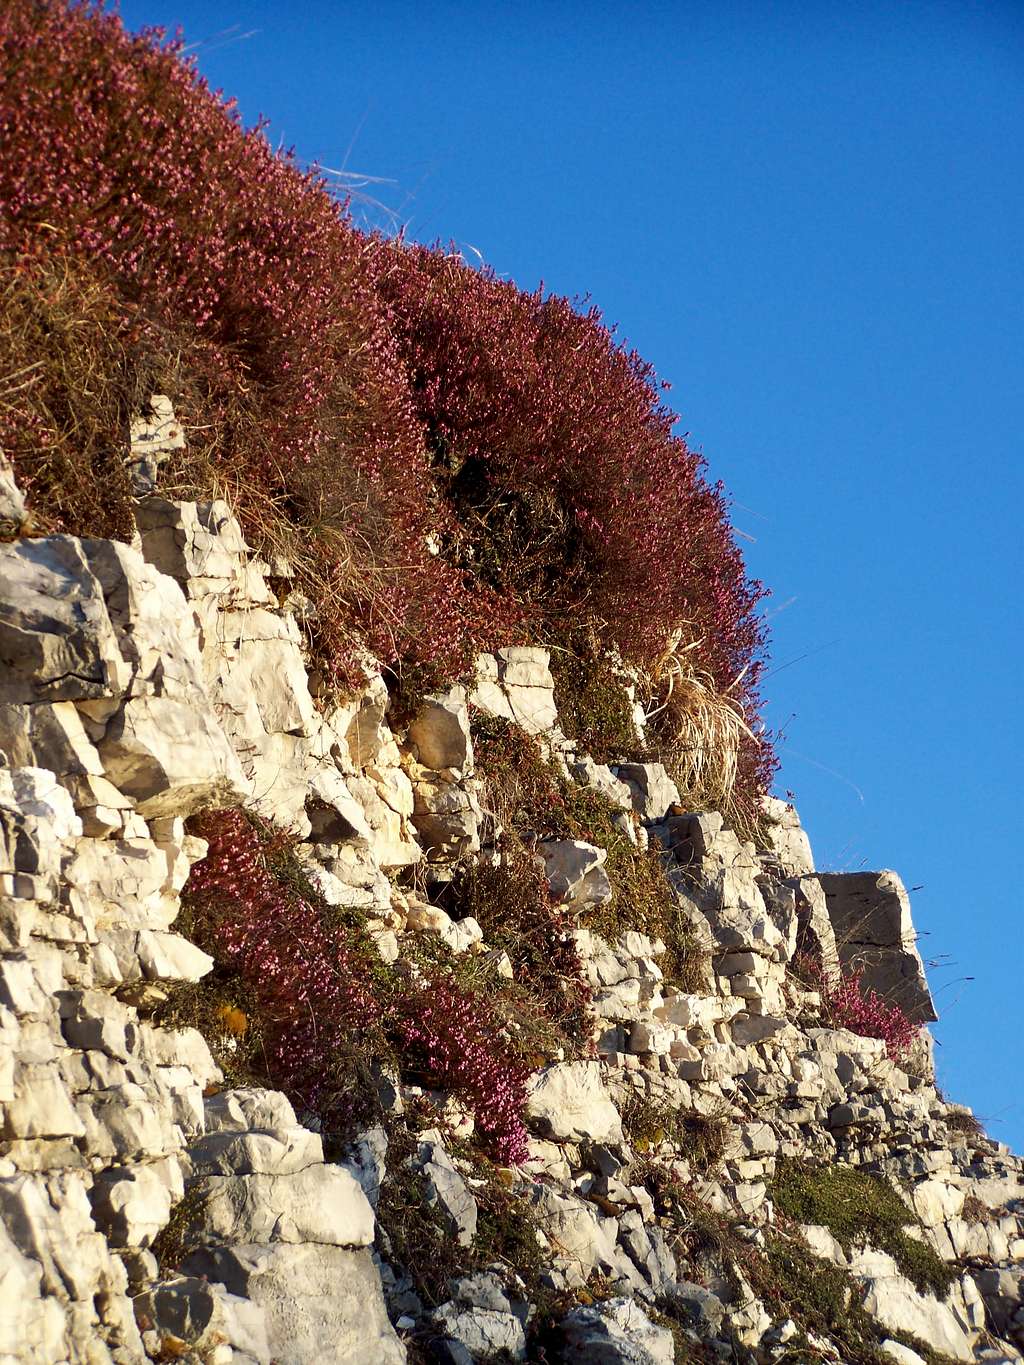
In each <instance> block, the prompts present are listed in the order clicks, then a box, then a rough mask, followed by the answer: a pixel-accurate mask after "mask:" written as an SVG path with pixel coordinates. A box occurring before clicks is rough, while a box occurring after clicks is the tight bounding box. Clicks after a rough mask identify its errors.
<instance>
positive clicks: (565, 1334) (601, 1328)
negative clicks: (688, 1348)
mask: <svg viewBox="0 0 1024 1365" xmlns="http://www.w3.org/2000/svg"><path fill="white" fill-rule="evenodd" d="M560 1330H561V1334H562V1338H563V1341H564V1346H563V1349H562V1354H561V1357H560V1359H561V1360H562V1361H564V1362H565V1365H672V1363H673V1361H674V1360H675V1358H676V1357H675V1346H674V1343H673V1340H672V1333H671V1332H670V1331H669V1330H668V1328H667V1327H658V1326H656V1325H655V1324H654V1323H653V1322H651V1320H650V1318H649V1317H648V1316H647V1314H646V1313H645V1312H644V1311H643V1309H642V1308H641V1307H640V1306H639V1304H638V1303H636V1301H635V1300H634V1299H626V1298H620V1299H606V1300H605V1301H604V1303H600V1304H594V1305H593V1306H592V1307H588V1308H575V1309H573V1311H572V1312H571V1313H570V1314H569V1315H568V1317H566V1318H564V1319H563V1321H562V1323H561V1328H560Z"/></svg>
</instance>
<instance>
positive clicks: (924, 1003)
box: [817, 872, 938, 1024]
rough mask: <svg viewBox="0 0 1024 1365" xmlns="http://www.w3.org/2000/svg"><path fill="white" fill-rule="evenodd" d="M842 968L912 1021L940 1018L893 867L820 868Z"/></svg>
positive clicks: (820, 882) (902, 888)
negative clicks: (858, 869) (825, 870)
mask: <svg viewBox="0 0 1024 1365" xmlns="http://www.w3.org/2000/svg"><path fill="white" fill-rule="evenodd" d="M817 880H818V883H819V884H820V886H821V889H822V891H823V892H824V893H825V901H826V905H827V907H828V915H829V919H830V920H831V922H832V928H833V930H834V931H835V937H836V944H837V946H838V950H839V960H840V962H841V964H842V966H843V969H844V971H851V970H862V971H863V978H862V984H863V987H864V988H865V989H869V990H873V991H876V992H877V993H878V994H879V995H880V996H881V997H882V999H883V1000H885V1001H887V1002H888V1003H889V1004H896V1005H899V1006H900V1008H901V1009H902V1010H903V1012H904V1013H905V1014H906V1015H907V1017H908V1018H909V1019H910V1020H911V1022H912V1023H915V1024H926V1023H930V1022H932V1021H934V1020H935V1019H937V1018H938V1015H937V1014H936V1012H935V1006H934V1004H933V1002H932V997H931V992H930V991H929V990H928V983H927V981H926V980H925V974H924V964H923V963H922V961H921V955H920V953H919V952H918V950H917V943H916V940H917V935H916V933H915V930H914V924H913V920H912V919H911V914H910V898H909V896H908V895H907V892H906V888H905V887H904V885H903V883H902V881H901V880H900V878H899V877H898V875H897V874H896V873H895V872H832V873H820V874H819V875H818V878H817Z"/></svg>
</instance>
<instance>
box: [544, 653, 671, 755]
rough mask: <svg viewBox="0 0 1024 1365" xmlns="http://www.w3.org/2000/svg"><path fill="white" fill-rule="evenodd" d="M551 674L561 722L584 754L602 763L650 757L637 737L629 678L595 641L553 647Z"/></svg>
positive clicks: (646, 747)
mask: <svg viewBox="0 0 1024 1365" xmlns="http://www.w3.org/2000/svg"><path fill="white" fill-rule="evenodd" d="M551 676H552V677H553V678H554V681H555V703H556V705H557V706H558V719H559V723H560V724H561V726H562V729H563V730H564V731H565V733H566V735H567V736H568V737H569V738H570V739H574V740H576V741H577V742H578V744H579V747H580V751H581V752H583V753H587V754H590V755H591V757H592V758H594V759H596V760H597V762H598V763H623V762H626V761H630V762H642V761H643V760H644V759H645V758H648V757H650V750H649V746H648V745H647V744H645V743H644V742H643V741H642V740H641V739H640V737H639V736H638V734H637V729H636V722H635V721H634V719H633V707H632V703H631V702H630V699H629V696H628V695H627V693H626V679H625V677H624V675H623V674H622V672H621V671H620V670H619V669H617V668H616V666H615V664H614V662H613V661H612V660H611V659H610V658H609V657H608V655H607V654H605V653H604V652H602V651H601V649H600V648H599V646H598V645H597V643H596V642H595V641H594V640H593V639H577V638H573V639H572V640H569V641H567V642H566V644H565V646H564V647H556V648H555V649H553V650H552V652H551Z"/></svg>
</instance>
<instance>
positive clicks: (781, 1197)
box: [769, 1161, 956, 1298]
mask: <svg viewBox="0 0 1024 1365" xmlns="http://www.w3.org/2000/svg"><path fill="white" fill-rule="evenodd" d="M769 1193H770V1195H771V1198H772V1199H773V1200H774V1202H775V1205H776V1207H777V1208H779V1209H780V1210H781V1211H782V1213H784V1214H786V1215H787V1217H789V1218H792V1219H793V1220H794V1221H795V1222H798V1223H820V1224H821V1225H823V1226H824V1227H827V1228H828V1230H829V1232H831V1234H832V1236H833V1237H834V1238H835V1239H836V1241H837V1242H838V1243H839V1245H840V1246H841V1247H842V1248H843V1250H844V1251H846V1252H847V1253H849V1252H850V1251H852V1250H853V1248H854V1247H855V1246H857V1245H859V1244H862V1243H865V1242H866V1243H869V1244H870V1245H871V1246H873V1247H876V1248H877V1249H878V1250H879V1251H885V1252H888V1254H889V1255H890V1256H891V1257H892V1258H893V1260H894V1261H895V1262H896V1264H897V1265H898V1266H899V1268H900V1270H901V1271H902V1273H903V1274H904V1275H906V1277H907V1278H908V1279H909V1280H912V1281H913V1283H914V1284H915V1285H916V1287H917V1289H918V1290H919V1292H920V1293H922V1294H935V1295H937V1296H938V1297H939V1298H942V1297H943V1296H944V1295H945V1293H946V1291H947V1290H948V1289H949V1286H950V1285H951V1284H952V1282H953V1280H954V1279H955V1278H956V1271H955V1270H954V1268H953V1267H952V1266H950V1265H947V1264H946V1262H945V1261H943V1260H941V1258H940V1257H939V1256H938V1255H937V1254H936V1253H935V1252H934V1251H933V1250H932V1248H931V1247H930V1246H928V1245H927V1244H926V1243H924V1242H920V1241H918V1240H917V1239H916V1238H915V1237H912V1236H911V1235H910V1234H909V1233H908V1232H907V1228H908V1226H911V1227H912V1226H920V1224H919V1220H918V1219H917V1217H916V1215H915V1214H914V1213H912V1212H911V1210H910V1209H909V1208H908V1206H907V1205H906V1203H905V1202H904V1201H903V1199H902V1198H901V1196H900V1195H899V1194H898V1193H897V1192H896V1190H895V1189H894V1188H893V1187H892V1185H890V1184H889V1183H888V1181H886V1180H883V1179H882V1178H881V1177H880V1176H876V1175H868V1174H866V1173H864V1172H862V1171H857V1170H854V1169H853V1167H852V1166H829V1167H819V1168H812V1167H809V1166H803V1165H801V1164H800V1163H798V1162H795V1161H782V1162H780V1163H779V1166H778V1169H777V1170H776V1173H775V1177H774V1179H773V1180H772V1182H771V1185H770V1187H769Z"/></svg>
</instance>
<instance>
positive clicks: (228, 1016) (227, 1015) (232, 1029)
mask: <svg viewBox="0 0 1024 1365" xmlns="http://www.w3.org/2000/svg"><path fill="white" fill-rule="evenodd" d="M217 1017H218V1018H219V1019H220V1022H221V1023H222V1024H223V1026H224V1028H225V1030H226V1031H227V1032H228V1033H231V1034H234V1036H235V1037H236V1038H242V1037H244V1036H245V1034H246V1033H247V1032H248V1029H249V1016H248V1015H247V1014H246V1013H245V1011H244V1010H240V1009H239V1008H238V1007H237V1005H220V1006H219V1007H218V1009H217Z"/></svg>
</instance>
